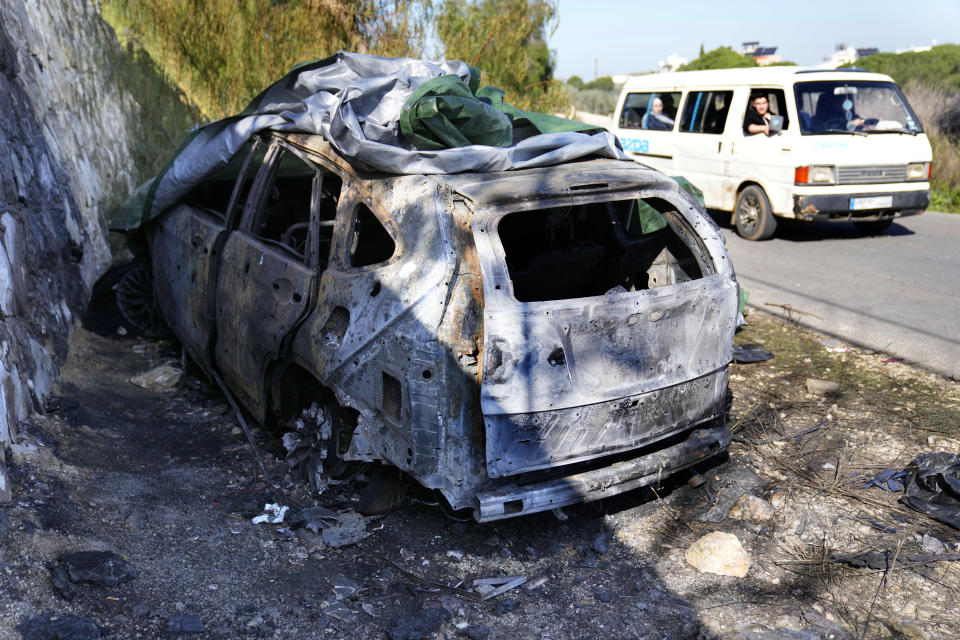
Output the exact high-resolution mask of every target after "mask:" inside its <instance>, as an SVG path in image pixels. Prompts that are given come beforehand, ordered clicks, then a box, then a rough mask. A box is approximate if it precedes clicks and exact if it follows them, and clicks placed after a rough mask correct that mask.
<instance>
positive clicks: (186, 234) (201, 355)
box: [150, 137, 264, 371]
mask: <svg viewBox="0 0 960 640" xmlns="http://www.w3.org/2000/svg"><path fill="white" fill-rule="evenodd" d="M263 144H264V142H263V140H261V139H260V138H259V137H256V138H254V139H253V141H252V145H251V147H250V149H249V151H248V152H247V156H246V157H245V158H244V160H243V164H242V166H241V168H240V171H239V173H238V174H237V178H236V180H235V181H234V184H233V188H232V189H231V192H230V198H229V199H228V200H227V207H226V211H225V212H224V214H223V218H222V220H221V219H220V218H219V216H217V215H214V213H215V212H212V211H210V210H209V209H207V208H201V207H197V206H194V205H190V204H187V203H186V201H185V200H181V201H180V202H178V203H177V204H175V205H174V206H173V207H172V208H171V209H170V210H169V211H167V212H165V213H164V214H163V216H161V218H160V219H159V220H158V221H157V222H156V223H155V224H154V226H153V228H152V231H151V235H150V259H151V263H152V269H153V276H154V291H155V294H154V295H155V296H157V302H158V304H159V306H160V309H161V312H162V313H163V315H164V319H165V320H166V322H167V325H168V326H169V327H170V328H171V330H172V331H173V332H174V334H175V335H176V336H177V338H178V339H179V340H180V343H181V344H182V345H183V346H184V349H186V351H187V353H188V354H189V355H190V356H191V358H193V359H194V360H195V361H196V362H197V363H199V364H200V365H201V367H202V368H204V369H205V370H206V371H209V370H210V369H211V368H212V366H213V344H214V342H215V340H216V319H215V317H214V313H215V303H216V300H215V298H216V283H217V277H218V272H219V268H220V251H221V250H222V248H223V245H224V243H225V242H226V239H227V237H228V236H229V235H230V233H231V232H232V231H233V230H234V229H235V228H236V226H237V224H238V222H239V220H240V217H241V215H240V214H241V212H240V211H238V207H237V200H238V199H239V197H240V191H241V190H242V189H243V186H244V183H245V182H246V179H247V176H248V175H249V173H250V171H251V170H259V167H256V168H252V165H253V163H254V162H255V158H256V155H257V153H258V150H259V149H260V148H261V147H262V146H263ZM252 188H253V186H252V185H251V190H252ZM168 227H169V231H168ZM216 227H219V228H216ZM203 228H206V229H207V230H208V231H207V232H206V233H204V232H203ZM168 233H169V236H170V237H169V238H166V239H165V238H164V236H165V235H167V234H168ZM171 243H186V247H185V250H184V252H182V253H181V256H183V257H184V259H182V260H179V259H178V258H177V256H176V255H172V252H171V249H170V247H171ZM161 248H165V251H163V252H162V254H161ZM174 272H175V273H174ZM178 283H179V286H180V287H184V288H186V290H183V289H178V287H177V284H178ZM204 291H205V294H204ZM198 298H202V299H198ZM190 324H192V325H193V328H194V329H195V330H194V331H191V330H190V326H189V325H190Z"/></svg>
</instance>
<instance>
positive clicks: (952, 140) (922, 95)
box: [905, 83, 960, 212]
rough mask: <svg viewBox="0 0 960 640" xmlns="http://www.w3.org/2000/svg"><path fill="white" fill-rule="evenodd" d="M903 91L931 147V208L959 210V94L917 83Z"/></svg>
mask: <svg viewBox="0 0 960 640" xmlns="http://www.w3.org/2000/svg"><path fill="white" fill-rule="evenodd" d="M905 93H906V94H907V99H908V100H909V101H910V105H911V106H912V107H913V110H914V111H915V112H916V114H917V117H918V118H920V122H921V123H923V127H924V129H925V130H926V133H927V138H928V139H929V140H930V146H931V147H932V148H933V178H932V182H933V185H932V191H933V193H932V194H931V204H930V208H931V209H933V210H936V211H950V212H960V93H956V92H953V91H948V90H947V89H943V88H935V87H931V86H929V85H923V84H918V83H911V84H909V85H907V86H906V88H905Z"/></svg>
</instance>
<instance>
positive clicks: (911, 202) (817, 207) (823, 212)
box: [793, 190, 930, 222]
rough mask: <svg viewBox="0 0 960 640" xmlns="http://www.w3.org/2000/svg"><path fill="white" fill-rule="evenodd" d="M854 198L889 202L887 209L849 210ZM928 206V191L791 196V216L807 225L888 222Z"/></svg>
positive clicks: (913, 213) (920, 211)
mask: <svg viewBox="0 0 960 640" xmlns="http://www.w3.org/2000/svg"><path fill="white" fill-rule="evenodd" d="M855 198H856V199H861V198H889V199H890V200H889V206H882V208H876V209H873V208H871V209H859V210H855V209H853V208H852V202H853V200H854V199H855ZM928 206H930V192H929V191H928V190H922V191H899V192H879V193H856V194H848V193H837V194H829V195H828V194H822V195H820V194H818V195H795V196H793V213H794V215H795V216H796V218H797V219H798V220H805V221H808V222H813V221H817V222H824V221H833V222H842V221H856V222H870V221H874V220H889V219H890V218H895V217H901V216H911V215H915V214H918V213H922V212H923V211H924V210H925V209H926V208H927V207H928Z"/></svg>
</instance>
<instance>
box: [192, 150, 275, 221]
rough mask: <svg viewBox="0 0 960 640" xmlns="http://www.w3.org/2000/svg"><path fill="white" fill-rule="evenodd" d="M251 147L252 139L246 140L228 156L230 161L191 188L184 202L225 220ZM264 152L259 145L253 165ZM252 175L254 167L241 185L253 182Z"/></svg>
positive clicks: (244, 191)
mask: <svg viewBox="0 0 960 640" xmlns="http://www.w3.org/2000/svg"><path fill="white" fill-rule="evenodd" d="M252 148H253V141H248V142H246V143H245V144H244V145H243V146H242V147H240V150H239V151H237V153H235V154H234V155H233V157H232V158H230V162H228V163H227V165H226V166H224V167H222V168H220V169H218V170H217V171H215V172H214V173H213V174H212V175H211V176H210V177H208V178H207V179H206V180H203V181H202V182H200V184H198V185H197V186H196V187H194V188H193V189H191V190H190V192H189V193H188V194H187V195H186V196H185V197H184V199H183V200H184V202H186V203H187V204H188V205H190V206H192V207H196V208H197V209H203V210H204V211H206V212H207V213H210V214H212V215H214V216H215V217H217V218H219V219H220V220H221V221H223V220H226V218H227V206H228V205H229V204H230V196H231V195H232V194H233V188H234V184H235V183H236V181H237V177H238V176H239V175H240V170H241V169H242V167H243V163H244V161H245V160H246V159H247V156H248V155H250V150H251V149H252ZM265 152H266V149H265V145H259V147H258V149H257V156H258V157H257V158H253V160H254V164H253V166H254V167H256V166H257V165H256V164H255V163H256V161H257V160H258V159H262V158H263V155H264V153H265ZM253 175H256V170H255V169H254V170H253V171H247V179H246V181H245V183H244V185H241V187H247V188H248V187H249V184H250V183H252V182H253ZM246 191H247V189H246V188H244V189H243V193H246Z"/></svg>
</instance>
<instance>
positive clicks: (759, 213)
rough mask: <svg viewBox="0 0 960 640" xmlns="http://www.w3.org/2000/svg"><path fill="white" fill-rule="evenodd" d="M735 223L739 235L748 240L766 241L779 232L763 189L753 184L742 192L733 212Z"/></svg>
mask: <svg viewBox="0 0 960 640" xmlns="http://www.w3.org/2000/svg"><path fill="white" fill-rule="evenodd" d="M733 223H734V224H735V225H736V227H737V233H739V234H740V235H741V236H742V237H744V238H746V239H747V240H766V239H767V238H771V237H773V232H774V231H776V230H777V221H776V219H775V218H774V217H773V212H772V211H771V210H770V200H769V199H767V194H766V193H764V192H763V189H761V188H760V187H758V186H757V185H755V184H752V185H750V186H748V187H746V188H745V189H744V190H743V191H741V192H740V195H739V196H737V206H736V207H735V208H734V210H733Z"/></svg>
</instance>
